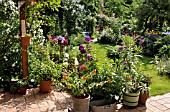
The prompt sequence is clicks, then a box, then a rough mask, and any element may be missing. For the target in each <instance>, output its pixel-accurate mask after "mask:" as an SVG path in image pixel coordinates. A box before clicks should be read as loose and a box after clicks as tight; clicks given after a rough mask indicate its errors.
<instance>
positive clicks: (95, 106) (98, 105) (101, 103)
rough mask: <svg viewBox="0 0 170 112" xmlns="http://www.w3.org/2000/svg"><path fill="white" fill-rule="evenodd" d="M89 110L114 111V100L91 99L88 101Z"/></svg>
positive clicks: (98, 111) (96, 111)
mask: <svg viewBox="0 0 170 112" xmlns="http://www.w3.org/2000/svg"><path fill="white" fill-rule="evenodd" d="M90 109H91V112H115V110H116V102H115V101H113V100H107V99H103V100H92V101H91V102H90Z"/></svg>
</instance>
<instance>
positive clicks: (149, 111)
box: [141, 109, 153, 112]
mask: <svg viewBox="0 0 170 112" xmlns="http://www.w3.org/2000/svg"><path fill="white" fill-rule="evenodd" d="M141 112H153V111H151V110H150V109H146V110H141Z"/></svg>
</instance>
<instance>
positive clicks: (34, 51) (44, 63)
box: [28, 41, 62, 82]
mask: <svg viewBox="0 0 170 112" xmlns="http://www.w3.org/2000/svg"><path fill="white" fill-rule="evenodd" d="M52 45H53V44H52V43H50V41H49V42H48V43H45V44H44V45H43V46H40V45H30V46H29V52H28V56H29V58H28V63H29V79H34V80H35V81H36V82H41V81H49V80H50V81H52V80H53V79H56V80H57V79H58V78H59V76H60V73H61V70H62V67H61V66H60V64H56V63H55V62H54V61H53V59H51V57H50V55H51V51H52V50H56V51H55V52H59V49H58V47H55V46H58V45H57V44H56V45H55V46H52ZM55 48H56V49H55ZM57 50H58V51H57Z"/></svg>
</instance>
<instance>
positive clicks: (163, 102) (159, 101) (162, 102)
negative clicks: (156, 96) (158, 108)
mask: <svg viewBox="0 0 170 112" xmlns="http://www.w3.org/2000/svg"><path fill="white" fill-rule="evenodd" d="M156 102H157V103H159V104H165V103H167V102H166V101H163V100H162V99H161V100H158V101H156Z"/></svg>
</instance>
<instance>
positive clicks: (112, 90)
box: [90, 63, 123, 112]
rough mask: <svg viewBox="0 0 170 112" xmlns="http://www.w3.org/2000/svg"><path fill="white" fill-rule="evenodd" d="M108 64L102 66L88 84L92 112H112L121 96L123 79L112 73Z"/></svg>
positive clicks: (112, 70)
mask: <svg viewBox="0 0 170 112" xmlns="http://www.w3.org/2000/svg"><path fill="white" fill-rule="evenodd" d="M112 67H113V66H112V65H111V64H109V63H107V64H103V66H102V67H101V68H99V70H98V72H97V74H96V75H93V77H92V83H91V84H90V96H91V97H92V99H91V102H90V107H91V111H92V112H99V111H100V112H114V111H115V110H116V103H117V101H119V99H120V98H121V95H122V89H123V77H122V76H121V75H117V74H115V72H114V69H113V68H112Z"/></svg>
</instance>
